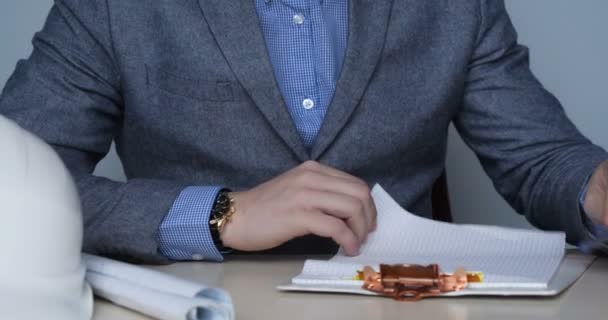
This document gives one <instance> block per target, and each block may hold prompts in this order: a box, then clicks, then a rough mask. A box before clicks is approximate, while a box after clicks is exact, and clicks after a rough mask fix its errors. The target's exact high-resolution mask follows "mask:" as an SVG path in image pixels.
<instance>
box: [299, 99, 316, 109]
mask: <svg viewBox="0 0 608 320" xmlns="http://www.w3.org/2000/svg"><path fill="white" fill-rule="evenodd" d="M302 106H303V107H304V109H306V110H310V109H312V108H313V107H314V106H315V102H314V101H312V100H311V99H304V101H302Z"/></svg>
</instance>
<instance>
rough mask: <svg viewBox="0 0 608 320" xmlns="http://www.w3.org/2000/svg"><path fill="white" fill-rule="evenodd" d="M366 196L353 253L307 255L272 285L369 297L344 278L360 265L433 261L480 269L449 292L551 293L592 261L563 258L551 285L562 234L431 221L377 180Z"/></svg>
mask: <svg viewBox="0 0 608 320" xmlns="http://www.w3.org/2000/svg"><path fill="white" fill-rule="evenodd" d="M372 196H373V199H374V202H375V204H376V208H377V212H378V227H377V229H376V231H375V232H374V233H372V234H370V235H369V237H368V240H367V242H366V243H365V244H364V245H363V246H362V248H361V254H360V255H359V256H356V257H348V256H345V255H344V254H343V252H342V250H340V251H339V252H338V254H337V255H336V256H334V257H333V258H331V259H330V260H327V261H321V260H307V261H306V262H305V263H304V267H303V269H302V272H301V273H300V274H299V275H298V276H296V277H295V278H293V279H292V281H291V283H289V284H287V285H284V286H280V287H279V289H280V290H286V291H323V292H348V293H360V294H371V293H370V292H367V291H365V290H363V289H361V285H362V281H359V280H352V279H353V277H354V276H355V275H356V272H357V270H361V269H362V268H363V267H364V266H367V265H369V266H372V267H374V268H376V270H378V266H379V264H381V263H382V264H397V263H408V264H423V265H426V264H431V263H437V264H439V266H440V268H441V270H442V271H443V272H453V271H454V270H455V269H456V268H458V267H464V268H465V269H466V270H467V271H480V272H482V273H483V274H484V282H482V283H475V284H469V286H468V288H467V289H466V290H464V291H460V292H454V293H450V294H449V295H467V294H479V295H487V294H499V295H503V294H530V295H551V294H556V293H559V292H560V291H561V290H563V289H564V288H565V287H567V286H568V285H569V284H571V283H572V282H573V281H575V280H576V278H578V277H579V276H580V275H581V274H582V272H584V270H586V269H587V267H588V266H589V265H590V263H591V262H592V261H593V259H592V257H585V256H580V255H578V256H576V257H574V256H573V257H568V259H566V262H567V263H565V268H564V271H563V272H562V273H563V274H562V275H561V276H560V277H559V279H558V280H557V281H553V283H552V280H555V278H556V277H554V276H555V275H556V273H557V272H558V270H561V269H560V266H561V265H562V261H564V252H565V234H564V233H562V232H544V231H538V230H527V229H513V228H504V227H496V226H481V225H457V224H452V223H445V222H438V221H433V220H430V219H426V218H423V217H419V216H416V215H414V214H412V213H409V212H407V211H406V210H404V209H403V208H401V207H400V206H399V204H397V202H395V200H393V199H392V198H391V197H390V195H389V194H388V193H387V192H386V191H384V189H382V187H381V186H379V185H376V186H375V187H374V188H373V190H372ZM564 277H565V278H564ZM556 283H559V286H558V287H559V288H558V287H556Z"/></svg>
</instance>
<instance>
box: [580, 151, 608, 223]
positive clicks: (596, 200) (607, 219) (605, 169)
mask: <svg viewBox="0 0 608 320" xmlns="http://www.w3.org/2000/svg"><path fill="white" fill-rule="evenodd" d="M584 207H585V212H586V213H587V214H588V215H589V216H590V217H591V219H592V220H593V221H595V222H596V223H601V224H603V225H605V226H608V161H606V162H604V163H602V164H601V165H600V166H599V167H598V168H597V170H595V172H594V173H593V175H592V176H591V180H589V187H588V189H587V195H586V196H585V203H584Z"/></svg>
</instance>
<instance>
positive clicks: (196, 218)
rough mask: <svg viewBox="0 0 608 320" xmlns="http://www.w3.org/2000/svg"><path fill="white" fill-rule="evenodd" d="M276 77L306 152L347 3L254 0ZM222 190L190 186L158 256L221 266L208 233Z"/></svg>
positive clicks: (333, 67)
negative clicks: (212, 209) (218, 263)
mask: <svg viewBox="0 0 608 320" xmlns="http://www.w3.org/2000/svg"><path fill="white" fill-rule="evenodd" d="M255 2H256V3H255V5H256V10H257V14H258V18H259V20H260V26H261V29H262V32H263V34H264V38H265V40H266V47H267V48H268V54H269V56H270V61H271V63H272V67H273V69H274V75H275V78H276V79H277V83H278V85H279V88H280V90H281V93H282V95H283V99H284V100H285V102H286V104H287V107H288V109H289V113H290V115H291V118H292V120H293V122H294V124H295V127H296V129H297V131H298V133H299V134H300V137H301V138H302V141H303V143H304V144H305V145H306V147H308V148H310V147H311V146H312V144H313V143H314V141H315V139H316V137H317V134H318V132H319V129H320V128H321V124H322V123H323V119H324V117H325V113H326V111H327V107H328V106H329V104H330V102H331V100H332V98H333V95H334V92H335V88H336V82H337V80H338V76H339V74H340V70H341V67H342V62H343V60H344V53H345V51H346V44H347V35H348V1H344V0H256V1H255ZM220 189H221V187H219V186H192V187H188V188H186V189H184V190H183V191H182V192H181V193H180V195H179V196H178V197H177V199H176V200H175V202H174V203H173V206H172V207H171V209H170V210H169V213H168V214H167V216H166V217H165V219H164V220H163V221H162V223H161V225H160V228H159V236H158V241H159V248H160V253H161V254H162V255H164V256H166V257H167V258H169V259H172V260H203V259H204V260H214V261H222V260H223V257H222V253H220V252H219V251H218V250H217V248H216V246H215V245H214V244H213V240H212V238H211V233H210V231H209V215H210V213H211V207H212V206H213V203H214V202H215V198H216V197H217V194H218V192H219V190H220Z"/></svg>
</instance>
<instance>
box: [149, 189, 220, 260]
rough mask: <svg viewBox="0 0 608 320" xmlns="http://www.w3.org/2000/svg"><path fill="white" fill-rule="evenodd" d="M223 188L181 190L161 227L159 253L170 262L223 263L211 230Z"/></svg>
mask: <svg viewBox="0 0 608 320" xmlns="http://www.w3.org/2000/svg"><path fill="white" fill-rule="evenodd" d="M221 189H222V188H221V187H219V186H192V187H187V188H185V189H184V190H182V192H181V193H180V194H179V196H178V197H177V199H176V200H175V202H174V203H173V206H172V207H171V208H170V209H169V213H168V214H167V215H166V216H165V218H164V219H163V221H162V222H161V224H160V227H159V233H158V243H159V252H160V254H162V255H163V256H165V257H167V258H168V259H171V260H182V261H183V260H211V261H223V260H224V257H223V256H222V254H221V253H220V252H219V251H218V250H217V247H216V246H215V244H214V243H213V238H212V236H211V231H210V230H209V217H210V215H211V209H212V208H213V204H214V203H215V199H216V198H217V195H218V193H219V191H220V190H221Z"/></svg>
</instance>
